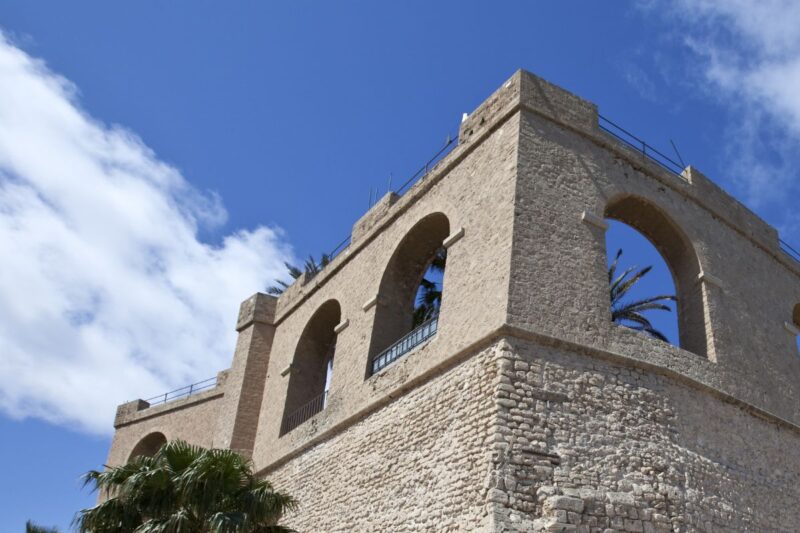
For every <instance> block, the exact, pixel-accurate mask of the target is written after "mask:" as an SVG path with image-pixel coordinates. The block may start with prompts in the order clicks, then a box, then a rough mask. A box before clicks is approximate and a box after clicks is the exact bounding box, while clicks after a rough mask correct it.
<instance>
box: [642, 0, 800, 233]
mask: <svg viewBox="0 0 800 533" xmlns="http://www.w3.org/2000/svg"><path fill="white" fill-rule="evenodd" d="M648 4H649V5H650V6H651V7H652V6H653V5H656V6H658V7H660V8H664V9H667V10H669V11H671V13H672V14H673V15H675V16H676V17H677V18H678V19H679V21H680V31H681V33H680V38H681V40H682V42H683V44H684V45H685V46H686V49H687V50H688V51H689V52H690V56H689V57H690V58H691V60H693V61H695V62H696V63H697V65H698V66H699V67H700V68H699V72H700V73H701V76H700V77H699V79H698V85H701V86H702V90H703V91H704V92H705V94H706V95H707V96H708V97H710V98H712V99H714V100H716V101H717V102H719V103H720V104H722V105H723V106H724V107H725V108H727V109H728V111H729V113H728V114H729V117H730V121H729V124H728V125H727V132H726V136H725V138H726V144H727V147H728V149H727V152H726V154H725V155H726V157H727V159H728V164H727V165H726V166H727V170H728V172H729V177H731V178H732V179H733V180H734V182H735V184H736V185H737V187H738V188H739V193H740V194H744V195H745V197H746V200H747V201H748V203H750V204H751V205H753V206H754V207H755V208H757V209H759V210H760V211H761V212H769V213H771V215H772V217H771V221H772V222H773V223H775V224H777V225H778V226H779V227H780V226H782V229H784V230H785V231H791V232H794V231H797V230H798V229H800V228H797V227H796V220H794V217H795V215H794V210H796V205H797V202H798V199H800V171H798V170H797V169H798V168H800V31H798V28H800V3H798V2H795V1H793V0H714V1H712V0H680V1H678V2H674V3H666V2H648ZM795 236H796V235H795Z"/></svg>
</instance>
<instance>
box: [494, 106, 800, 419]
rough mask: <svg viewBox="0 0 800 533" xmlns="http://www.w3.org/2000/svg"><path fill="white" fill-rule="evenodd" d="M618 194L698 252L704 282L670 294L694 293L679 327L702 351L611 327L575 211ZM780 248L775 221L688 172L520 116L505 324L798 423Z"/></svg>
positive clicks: (599, 252) (601, 259)
mask: <svg viewBox="0 0 800 533" xmlns="http://www.w3.org/2000/svg"><path fill="white" fill-rule="evenodd" d="M584 111H585V112H586V113H590V112H591V110H584ZM583 122H584V121H579V123H578V124H579V125H581V124H583ZM623 197H636V198H641V199H643V200H645V201H646V202H648V203H649V204H650V205H651V206H653V207H652V208H647V209H644V210H643V211H642V213H641V214H640V216H641V217H647V216H650V213H649V212H648V211H649V210H652V209H658V210H660V211H661V212H663V213H664V215H665V216H666V217H667V218H668V219H670V220H671V221H672V223H674V225H675V227H676V228H677V232H679V233H682V234H683V235H684V236H685V241H686V242H687V243H688V246H689V247H690V253H691V254H693V255H695V256H696V260H697V261H698V262H699V268H700V271H701V272H702V273H703V274H705V275H706V277H704V279H703V280H700V279H697V278H695V279H690V280H688V282H687V283H686V286H685V287H682V289H685V291H683V292H682V291H681V290H679V293H678V298H679V300H681V299H683V300H686V299H687V297H688V292H690V291H698V294H700V295H701V297H702V299H701V300H700V301H698V305H699V306H700V307H701V309H699V311H700V313H701V314H700V316H699V318H698V319H696V320H694V321H691V322H689V323H688V324H686V326H687V327H689V328H692V329H694V330H695V331H694V332H692V335H691V336H692V337H694V338H697V337H698V336H699V337H700V338H701V339H702V340H707V342H708V347H709V353H708V355H707V356H700V355H697V354H696V353H691V352H689V351H687V350H681V349H678V348H676V347H673V346H669V345H665V344H664V343H660V342H657V341H654V340H652V339H647V338H643V337H642V336H640V335H635V334H632V333H631V332H630V331H629V330H624V329H623V328H619V327H615V326H614V325H613V324H612V322H611V320H610V310H609V303H608V288H607V285H608V282H607V279H606V278H607V267H606V265H607V256H606V245H605V234H604V232H603V230H602V229H600V228H598V227H596V226H595V225H592V224H588V223H586V222H585V221H584V220H582V214H583V213H584V212H587V213H590V214H593V215H595V216H597V217H599V218H601V219H602V218H603V216H604V213H605V210H606V206H607V205H609V203H610V202H613V201H614V200H615V199H619V198H623ZM655 244H656V245H657V246H658V245H659V243H657V242H656V243H655ZM777 246H778V244H777V234H776V233H775V230H774V229H773V228H771V227H769V226H768V225H767V224H766V223H764V222H763V221H761V220H760V219H759V218H758V217H756V216H755V215H754V214H752V213H751V212H749V211H747V210H746V209H745V208H744V207H743V206H742V205H741V204H739V203H738V202H737V201H736V200H734V199H733V198H731V197H730V196H728V195H727V194H725V193H723V192H722V191H721V190H719V189H718V188H717V187H716V186H712V185H711V184H710V182H708V180H707V179H706V178H705V177H704V176H702V175H701V174H699V173H698V172H697V171H696V170H694V169H688V170H687V171H686V172H685V173H684V176H683V177H681V176H678V175H675V174H672V173H670V172H667V171H666V170H664V169H661V168H660V167H658V166H657V165H655V164H654V163H652V162H649V161H647V160H645V159H644V158H643V156H641V155H640V154H636V153H628V150H627V149H624V147H620V146H619V144H618V143H616V142H615V141H613V139H611V138H610V136H608V135H605V134H603V133H602V132H600V131H598V132H596V133H595V134H591V133H586V132H585V131H583V130H581V131H576V130H574V129H570V127H569V125H563V124H557V123H555V122H553V121H551V120H548V119H545V118H543V117H542V116H540V115H539V114H537V113H534V112H530V111H523V113H522V115H521V118H520V148H519V163H518V181H517V195H516V199H515V225H514V249H513V260H512V275H511V280H512V281H511V286H510V295H509V324H511V325H514V326H519V327H521V328H524V329H528V330H531V331H535V332H538V333H543V334H546V335H550V336H553V337H558V338H562V339H567V340H570V341H573V342H575V343H578V344H582V345H587V346H593V347H596V348H599V349H605V350H610V351H613V352H616V353H619V354H622V355H626V356H629V357H631V358H634V359H639V360H643V361H647V362H650V363H653V364H656V365H659V366H664V367H669V368H672V369H675V370H679V371H681V372H683V373H685V374H686V375H687V376H689V377H691V378H693V379H696V380H697V381H699V382H702V383H704V384H707V385H708V386H710V387H714V388H716V389H719V390H722V391H726V392H727V393H729V394H731V395H733V396H735V397H737V398H739V399H741V400H743V401H746V402H748V403H751V404H753V405H755V406H757V407H760V408H762V409H764V410H766V411H768V412H771V413H774V414H776V415H778V416H780V417H782V418H785V419H788V420H793V421H794V422H795V423H800V358H798V357H797V349H796V347H795V345H794V343H795V340H794V338H793V337H792V336H791V335H790V334H789V333H787V331H786V329H785V328H784V323H785V322H787V321H790V320H791V316H792V308H793V306H794V305H795V304H796V303H797V301H800V265H797V264H793V263H792V262H791V260H790V259H789V258H788V257H784V256H783V254H782V252H780V251H779V250H778V247H777ZM682 336H683V335H682Z"/></svg>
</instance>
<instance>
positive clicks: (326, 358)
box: [281, 300, 342, 433]
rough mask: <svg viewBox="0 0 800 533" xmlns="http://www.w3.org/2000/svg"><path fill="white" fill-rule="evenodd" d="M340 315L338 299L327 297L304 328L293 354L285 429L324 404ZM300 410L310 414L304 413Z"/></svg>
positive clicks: (294, 425)
mask: <svg viewBox="0 0 800 533" xmlns="http://www.w3.org/2000/svg"><path fill="white" fill-rule="evenodd" d="M341 319H342V308H341V305H340V304H339V302H338V301H337V300H327V301H326V302H324V303H323V304H322V305H320V306H319V308H318V309H317V310H316V311H315V312H314V314H313V315H312V316H311V318H310V319H309V321H308V323H307V324H306V326H305V328H303V332H302V333H301V334H300V338H299V339H298V341H297V347H296V348H295V351H294V357H293V358H292V366H291V371H290V373H289V385H288V389H287V392H286V405H285V407H284V417H283V418H284V420H283V426H282V430H281V432H282V433H286V432H287V431H290V430H291V429H293V428H294V427H296V426H297V425H299V424H300V423H302V422H304V421H305V420H306V419H308V418H310V417H311V416H313V415H314V414H316V413H318V412H319V411H321V410H322V409H323V408H324V407H325V404H326V401H327V398H326V395H327V392H328V388H329V386H330V380H331V377H332V374H333V358H334V355H335V352H336V326H337V325H338V324H339V322H341ZM299 411H303V412H304V413H305V414H307V415H308V416H305V417H304V415H303V414H302V413H299Z"/></svg>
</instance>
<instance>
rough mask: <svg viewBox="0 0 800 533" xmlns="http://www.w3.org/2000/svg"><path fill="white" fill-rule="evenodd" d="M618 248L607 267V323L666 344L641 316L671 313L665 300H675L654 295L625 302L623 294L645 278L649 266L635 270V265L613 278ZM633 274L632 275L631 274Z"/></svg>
mask: <svg viewBox="0 0 800 533" xmlns="http://www.w3.org/2000/svg"><path fill="white" fill-rule="evenodd" d="M621 257H622V249H621V248H620V249H619V250H618V251H617V255H616V256H615V257H614V260H613V261H612V263H611V265H609V267H608V285H609V287H608V288H609V298H610V300H611V320H612V321H613V322H615V323H618V324H620V325H623V326H626V327H629V328H631V329H635V330H637V331H642V332H644V333H647V334H648V335H650V336H651V337H654V338H657V339H660V340H663V341H667V342H668V340H667V337H666V336H665V335H664V334H663V333H661V332H660V331H658V330H657V329H655V328H654V327H653V325H652V323H651V322H650V320H648V319H647V318H646V317H645V316H644V315H643V314H642V313H644V312H647V311H672V308H671V307H670V306H668V305H667V304H666V303H665V302H666V301H677V299H676V298H675V296H672V295H666V294H662V295H658V296H651V297H648V298H642V299H639V300H635V301H632V302H625V301H624V300H623V298H624V297H625V295H626V294H627V293H628V292H629V291H630V290H631V289H632V288H633V287H634V286H635V285H636V284H637V283H638V282H639V281H641V280H642V278H644V276H646V275H647V274H648V273H649V272H650V271H651V270H652V268H653V267H652V266H646V267H644V268H642V269H640V270H638V271H636V270H637V268H638V267H636V266H633V267H630V268H627V269H626V270H625V271H624V272H623V273H622V274H620V275H617V269H618V268H619V260H620V258H621ZM634 272H635V273H634Z"/></svg>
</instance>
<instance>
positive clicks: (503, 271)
mask: <svg viewBox="0 0 800 533" xmlns="http://www.w3.org/2000/svg"><path fill="white" fill-rule="evenodd" d="M518 127H519V121H518V115H517V116H512V117H510V118H509V119H508V120H507V121H506V122H504V123H503V124H502V125H501V126H500V127H499V128H496V129H494V130H490V131H487V132H484V136H485V138H484V139H483V141H482V142H480V143H475V144H474V145H467V146H462V147H459V148H456V149H455V152H454V153H451V154H450V155H449V156H448V158H447V159H446V161H444V162H443V163H442V164H443V165H444V166H445V168H443V169H442V168H441V167H439V168H438V170H434V171H433V172H432V173H431V175H429V176H428V177H427V178H425V179H424V180H422V181H421V182H419V183H417V184H416V185H415V186H414V187H412V189H411V190H409V191H408V192H407V193H406V194H405V195H403V197H401V198H400V199H399V200H395V201H393V202H392V205H391V207H390V208H387V207H386V206H385V205H383V203H380V204H379V205H378V206H377V207H376V208H374V209H378V210H379V211H380V212H381V213H383V215H382V218H381V219H380V220H379V221H378V220H373V218H372V215H371V214H368V215H367V216H366V217H365V218H366V219H368V220H370V222H369V224H366V225H365V227H367V226H368V227H369V230H366V229H365V230H364V231H365V232H366V233H360V234H359V235H358V238H357V239H356V240H355V241H354V242H353V244H351V246H350V247H349V248H348V249H347V250H345V251H344V252H342V253H343V254H344V257H341V256H340V257H337V259H336V261H335V262H334V263H332V264H331V265H330V266H328V267H327V268H326V269H325V270H323V272H322V273H321V274H319V275H318V276H316V277H315V278H314V279H312V280H310V281H309V282H308V283H307V284H306V285H305V286H302V283H295V285H294V286H293V287H292V288H291V289H290V291H293V292H288V291H287V294H286V295H284V296H281V298H280V299H279V300H278V302H277V310H276V318H275V322H276V329H275V337H274V341H273V344H272V349H271V350H272V351H271V355H270V363H269V369H268V371H267V378H266V385H265V387H264V398H263V401H262V404H261V405H262V409H261V415H260V417H259V421H258V434H257V436H256V440H255V449H254V452H253V459H254V461H255V463H256V466H257V467H258V468H265V467H269V465H271V464H273V463H275V462H276V461H279V460H281V459H282V458H284V457H286V456H287V455H290V454H293V453H296V452H298V451H299V450H301V449H302V447H304V446H307V445H309V443H310V442H312V440H313V439H316V438H319V437H320V436H321V435H322V434H324V433H325V432H327V431H331V430H333V429H335V428H337V427H339V426H341V425H343V424H344V425H346V424H348V423H349V419H351V418H352V417H357V416H359V414H360V413H363V412H365V411H368V410H370V409H374V408H376V407H379V406H380V405H381V404H382V403H383V402H385V401H386V400H387V399H388V398H389V397H393V396H396V395H397V394H400V393H401V392H402V390H403V389H404V388H406V387H409V386H411V385H413V383H414V381H416V380H420V379H425V375H426V374H428V373H431V372H435V371H436V370H437V368H438V367H439V366H440V365H443V364H446V363H447V361H448V360H449V359H450V358H452V357H455V356H457V355H458V354H459V353H460V352H462V351H463V350H468V349H470V348H471V345H472V344H473V343H474V342H476V341H478V340H480V339H483V337H485V336H486V335H489V334H490V333H492V332H493V331H495V330H496V329H497V328H499V327H501V326H502V324H503V322H504V320H505V314H506V309H507V305H508V304H507V301H508V285H509V282H510V280H509V275H510V271H511V267H510V261H511V246H512V241H511V239H512V224H513V198H514V190H515V175H516V161H517V154H516V147H517V138H518ZM459 150H461V152H459ZM448 165H449V166H448ZM433 213H443V214H444V215H445V216H446V217H447V218H448V221H449V226H450V231H451V232H453V233H456V232H458V231H459V230H460V229H462V228H463V230H464V235H463V237H462V238H461V239H460V240H458V241H457V242H455V244H453V245H452V246H451V247H450V248H449V249H448V256H447V268H446V270H445V274H444V282H443V286H444V293H443V302H442V307H441V313H440V317H439V329H438V333H437V334H436V336H435V337H434V338H433V339H432V340H431V341H430V342H428V343H427V344H426V345H424V346H423V347H421V348H419V349H418V350H416V351H415V352H414V353H411V354H409V355H407V356H405V357H403V358H402V359H401V360H398V361H397V362H396V363H394V364H392V365H391V366H389V367H387V368H386V369H385V370H383V371H381V372H380V373H378V374H376V375H373V376H370V377H366V376H367V365H368V362H369V355H370V339H371V338H372V329H373V326H374V324H375V317H376V311H377V307H378V306H382V305H386V302H385V301H384V300H382V299H381V295H380V294H379V285H380V282H381V278H382V275H383V273H384V271H385V270H386V268H387V265H388V264H389V262H390V258H391V257H392V254H393V253H394V252H395V250H396V249H397V247H398V245H399V244H400V243H401V241H402V240H403V238H404V237H405V236H406V235H407V234H408V233H409V231H410V230H411V229H412V228H413V227H414V226H415V225H416V224H417V223H418V222H419V221H420V220H423V219H424V218H425V217H428V216H429V215H431V214H433ZM347 254H350V255H349V256H348V255H347ZM376 297H377V303H376V304H375V305H372V306H369V305H364V304H365V303H367V302H370V301H371V300H372V301H375V298H376ZM298 300H302V304H301V305H297V306H296V307H292V305H291V303H292V302H294V303H295V304H296V303H297V301H298ZM330 300H336V301H337V302H338V303H339V305H340V307H341V313H342V314H341V320H342V323H343V325H344V324H346V327H344V329H342V330H340V331H339V333H338V334H337V338H336V359H335V364H334V369H333V378H332V381H331V388H330V392H329V395H328V402H327V406H326V408H325V410H324V411H323V412H322V413H319V414H318V415H316V416H315V417H314V418H312V419H311V420H309V421H308V422H306V423H304V424H302V425H301V426H300V427H298V428H296V429H294V430H293V431H291V432H289V433H286V434H285V435H283V436H280V425H281V420H282V418H283V416H284V413H285V406H286V397H287V389H288V384H289V381H290V379H289V375H290V374H287V373H286V370H287V369H289V365H290V364H291V363H292V361H293V360H294V358H295V356H297V357H302V356H303V355H304V354H303V353H299V352H298V350H297V346H298V340H299V338H300V335H301V333H302V331H303V329H304V328H305V327H306V325H307V324H308V323H309V320H310V319H311V317H312V316H313V315H314V313H315V312H316V311H317V310H318V309H319V308H320V307H321V306H322V305H323V304H324V303H325V302H328V301H330ZM409 303H411V302H409ZM289 371H290V372H291V369H289ZM310 399H311V398H309V400H310Z"/></svg>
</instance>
